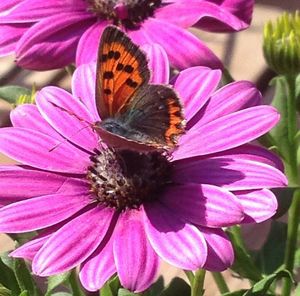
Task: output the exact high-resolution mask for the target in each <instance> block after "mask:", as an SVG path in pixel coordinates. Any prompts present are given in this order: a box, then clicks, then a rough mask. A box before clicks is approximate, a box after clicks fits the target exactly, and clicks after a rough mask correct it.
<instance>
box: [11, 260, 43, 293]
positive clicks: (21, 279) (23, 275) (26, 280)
mask: <svg viewBox="0 0 300 296" xmlns="http://www.w3.org/2000/svg"><path fill="white" fill-rule="evenodd" d="M12 260H13V263H14V272H15V275H16V278H17V281H18V283H19V287H20V288H21V291H25V290H26V291H28V294H29V295H30V296H38V295H39V292H38V289H37V287H36V284H35V282H34V280H33V278H32V275H31V273H30V272H29V270H28V268H27V265H26V263H25V261H24V260H23V259H17V258H14V259H12Z"/></svg>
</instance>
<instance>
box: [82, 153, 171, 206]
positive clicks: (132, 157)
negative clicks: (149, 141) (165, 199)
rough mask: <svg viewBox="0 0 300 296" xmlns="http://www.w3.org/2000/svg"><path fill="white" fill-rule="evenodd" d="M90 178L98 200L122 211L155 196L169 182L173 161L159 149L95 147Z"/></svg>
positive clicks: (89, 170) (88, 174) (88, 175)
mask: <svg viewBox="0 0 300 296" xmlns="http://www.w3.org/2000/svg"><path fill="white" fill-rule="evenodd" d="M91 161H92V165H91V166H90V167H89V168H88V173H87V179H88V180H89V182H90V184H91V191H92V192H94V194H95V200H96V201H97V202H99V203H100V204H103V205H105V206H108V207H113V208H116V209H118V210H119V211H123V210H126V209H137V208H139V207H140V205H141V204H142V203H143V202H145V201H151V200H154V199H156V196H158V192H159V191H160V190H162V188H163V187H164V186H165V185H166V184H167V183H169V182H170V162H169V161H168V160H167V158H166V157H165V156H163V155H162V154H161V153H159V152H151V153H138V152H133V151H128V150H124V151H115V150H113V149H103V150H101V151H98V150H95V154H94V155H92V156H91Z"/></svg>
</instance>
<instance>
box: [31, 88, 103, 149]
mask: <svg viewBox="0 0 300 296" xmlns="http://www.w3.org/2000/svg"><path fill="white" fill-rule="evenodd" d="M36 104H37V106H38V109H39V111H40V112H41V114H42V115H43V117H44V118H45V119H46V120H47V121H48V122H49V124H50V125H51V126H53V127H54V128H55V129H56V130H57V131H58V132H59V133H60V134H61V135H63V136H64V137H65V138H67V139H68V140H69V141H71V142H73V143H75V144H77V145H78V146H79V147H82V148H85V149H87V150H89V151H92V150H93V149H94V148H95V147H97V145H98V136H97V134H96V133H95V132H94V131H93V129H92V124H93V118H92V117H91V115H90V113H89V111H88V110H87V109H86V107H85V106H84V105H83V104H82V103H81V102H80V101H79V100H78V99H75V98H74V97H73V96H72V95H71V94H70V93H68V92H66V91H65V90H63V89H61V88H58V87H53V86H52V87H51V86H48V87H44V88H43V89H42V90H41V91H40V92H39V93H38V96H37V98H36Z"/></svg>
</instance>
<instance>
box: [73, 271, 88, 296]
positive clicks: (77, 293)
mask: <svg viewBox="0 0 300 296" xmlns="http://www.w3.org/2000/svg"><path fill="white" fill-rule="evenodd" d="M69 284H70V288H71V291H72V295H73V296H85V294H84V293H83V292H82V290H81V287H80V284H79V282H78V280H77V272H76V270H75V269H73V270H72V272H71V274H70V277H69Z"/></svg>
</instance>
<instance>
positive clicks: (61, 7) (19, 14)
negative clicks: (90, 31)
mask: <svg viewBox="0 0 300 296" xmlns="http://www.w3.org/2000/svg"><path fill="white" fill-rule="evenodd" d="M19 2H20V3H19V4H18V5H17V6H15V7H14V9H12V10H11V11H10V12H9V13H8V14H7V15H5V16H3V17H1V18H0V22H7V23H24V22H36V21H39V20H41V19H44V18H46V17H49V16H52V15H55V14H59V13H61V12H62V11H64V12H67V11H73V12H75V11H76V10H83V9H85V8H86V7H84V6H83V5H82V6H81V7H78V4H77V5H76V6H75V5H66V4H67V1H62V0H51V1H44V0H23V1H19ZM77 2H78V1H77Z"/></svg>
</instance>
